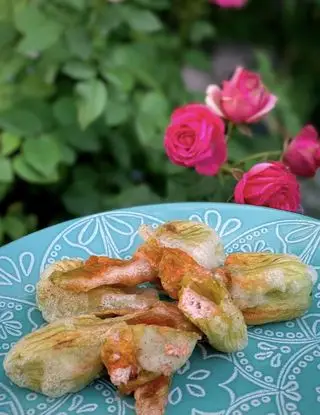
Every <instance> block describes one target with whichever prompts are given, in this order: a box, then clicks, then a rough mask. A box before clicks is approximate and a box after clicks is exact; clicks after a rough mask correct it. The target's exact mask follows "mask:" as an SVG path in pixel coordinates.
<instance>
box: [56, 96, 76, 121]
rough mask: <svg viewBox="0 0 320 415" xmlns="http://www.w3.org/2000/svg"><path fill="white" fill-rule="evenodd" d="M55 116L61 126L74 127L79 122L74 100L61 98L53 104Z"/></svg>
mask: <svg viewBox="0 0 320 415" xmlns="http://www.w3.org/2000/svg"><path fill="white" fill-rule="evenodd" d="M52 110H53V115H54V117H55V119H56V120H57V121H58V123H59V124H60V125H72V124H75V123H76V122H77V108H76V106H75V102H74V99H73V98H71V97H61V98H60V99H58V101H56V102H55V103H54V104H53V108H52Z"/></svg>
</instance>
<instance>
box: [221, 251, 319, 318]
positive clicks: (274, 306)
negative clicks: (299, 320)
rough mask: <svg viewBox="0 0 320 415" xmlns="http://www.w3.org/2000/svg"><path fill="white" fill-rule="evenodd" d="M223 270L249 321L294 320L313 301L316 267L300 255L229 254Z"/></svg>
mask: <svg viewBox="0 0 320 415" xmlns="http://www.w3.org/2000/svg"><path fill="white" fill-rule="evenodd" d="M219 272H221V269H220V271H219ZM222 272H224V273H225V280H226V281H227V286H228V288H229V290H230V293H231V296H232V298H233V301H234V302H235V304H236V305H237V306H238V307H239V308H240V309H241V310H242V312H243V314H244V317H245V320H246V322H247V324H250V325H255V324H265V323H271V322H279V321H285V320H291V319H294V318H296V317H299V316H301V315H302V314H304V313H305V312H306V311H307V310H308V308H309V307H310V305H311V302H312V286H313V278H314V276H315V270H313V269H312V268H311V267H310V266H308V265H306V264H304V263H303V262H302V261H301V260H300V259H299V258H298V257H297V256H294V255H288V254H272V253H249V254H247V253H235V254H231V255H229V256H228V258H227V259H226V263H225V267H223V268H222Z"/></svg>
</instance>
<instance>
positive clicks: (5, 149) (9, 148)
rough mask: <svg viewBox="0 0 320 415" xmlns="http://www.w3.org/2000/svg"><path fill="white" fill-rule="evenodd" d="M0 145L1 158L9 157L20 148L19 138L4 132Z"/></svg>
mask: <svg viewBox="0 0 320 415" xmlns="http://www.w3.org/2000/svg"><path fill="white" fill-rule="evenodd" d="M0 143H1V144H0V148H1V154H2V155H3V156H10V155H11V154H12V153H14V152H15V151H16V150H18V148H19V147H20V144H21V137H20V136H18V135H16V134H10V133H7V132H4V133H2V135H1V139H0Z"/></svg>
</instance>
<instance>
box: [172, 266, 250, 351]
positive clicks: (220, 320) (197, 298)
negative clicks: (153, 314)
mask: <svg viewBox="0 0 320 415" xmlns="http://www.w3.org/2000/svg"><path fill="white" fill-rule="evenodd" d="M178 307H179V308H180V310H181V311H182V312H183V313H184V314H185V316H186V317H188V318H189V319H190V321H192V323H193V324H194V325H195V326H197V327H198V328H199V329H200V330H201V331H202V332H203V333H204V334H205V335H206V336H207V339H208V341H209V343H210V345H211V346H212V347H214V348H215V349H216V350H219V351H221V352H227V353H231V352H236V351H238V350H242V349H244V348H245V347H246V346H247V343H248V333H247V326H246V324H245V321H244V318H243V315H242V313H241V311H240V310H239V309H238V308H237V307H236V305H235V304H234V303H233V301H232V299H231V296H230V294H229V292H228V290H227V289H226V287H225V286H224V284H223V283H221V282H220V281H218V280H215V279H214V278H212V277H211V276H208V275H207V274H201V273H199V274H195V273H190V274H189V275H186V276H185V277H184V278H183V281H182V289H181V292H180V294H179V303H178Z"/></svg>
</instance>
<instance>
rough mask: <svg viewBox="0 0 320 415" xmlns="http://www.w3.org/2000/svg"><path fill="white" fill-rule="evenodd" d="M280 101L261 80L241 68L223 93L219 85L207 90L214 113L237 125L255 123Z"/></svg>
mask: <svg viewBox="0 0 320 415" xmlns="http://www.w3.org/2000/svg"><path fill="white" fill-rule="evenodd" d="M276 102H277V97H276V96H275V95H272V94H270V93H269V92H268V91H267V89H266V88H265V86H264V85H263V83H262V81H261V78H260V76H259V75H258V74H256V73H254V72H250V71H247V70H246V69H243V68H241V67H238V68H237V69H236V71H235V73H234V74H233V76H232V78H231V80H230V81H224V82H223V85H222V89H220V88H219V87H218V86H217V85H209V87H208V88H207V97H206V104H207V105H208V106H209V108H211V110H212V111H213V112H214V113H215V114H217V115H219V116H220V117H224V118H226V119H228V120H230V121H232V122H233V123H235V124H241V123H248V124H249V123H254V122H257V121H259V120H261V118H262V117H263V116H264V115H266V114H267V113H268V112H270V111H271V110H272V108H273V107H274V106H275V105H276Z"/></svg>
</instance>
